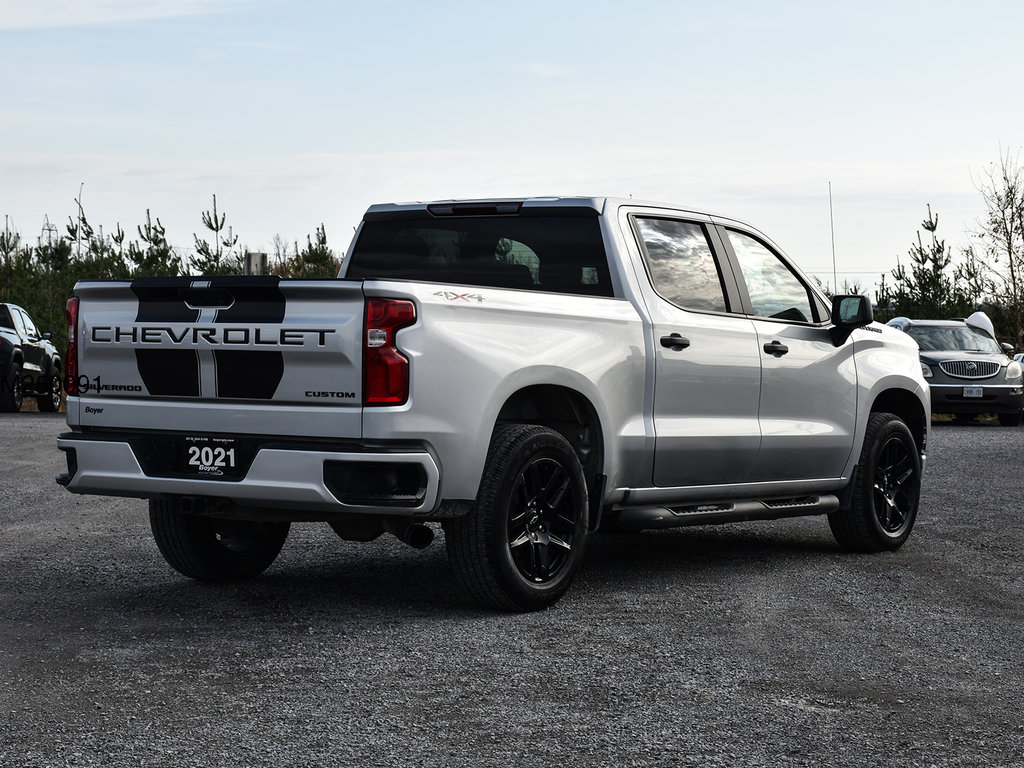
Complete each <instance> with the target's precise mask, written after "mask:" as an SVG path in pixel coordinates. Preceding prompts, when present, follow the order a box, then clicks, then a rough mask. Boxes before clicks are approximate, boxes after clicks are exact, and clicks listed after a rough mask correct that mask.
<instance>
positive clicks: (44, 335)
mask: <svg viewBox="0 0 1024 768" xmlns="http://www.w3.org/2000/svg"><path fill="white" fill-rule="evenodd" d="M43 338H44V339H46V340H47V341H50V340H51V339H52V338H53V334H52V333H50V332H49V331H46V332H45V333H44V334H43Z"/></svg>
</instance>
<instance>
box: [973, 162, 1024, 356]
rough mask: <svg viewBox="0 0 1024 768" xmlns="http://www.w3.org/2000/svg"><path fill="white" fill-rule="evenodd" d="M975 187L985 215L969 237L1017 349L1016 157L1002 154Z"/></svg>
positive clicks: (1019, 233) (1022, 224) (1019, 249)
mask: <svg viewBox="0 0 1024 768" xmlns="http://www.w3.org/2000/svg"><path fill="white" fill-rule="evenodd" d="M975 186H976V187H977V189H978V192H980V193H981V197H982V199H983V200H984V201H985V214H984V217H983V218H981V219H979V220H978V226H977V229H976V230H975V231H974V233H973V234H974V235H975V236H976V237H978V239H979V240H980V241H981V247H982V251H983V253H984V254H985V256H987V257H988V258H989V259H990V263H989V266H990V267H991V269H992V273H993V276H994V280H993V282H994V285H995V301H996V303H997V304H998V305H999V306H1001V307H1003V308H1005V311H1006V314H1007V320H1008V325H1009V331H1010V332H1011V333H1012V334H1013V339H1014V346H1016V347H1020V346H1021V342H1022V341H1024V311H1022V307H1021V301H1022V300H1024V282H1022V281H1024V168H1021V165H1020V154H1019V153H1018V154H1017V155H1011V154H1010V152H1009V151H1007V152H1005V153H1004V154H1002V155H1001V156H1000V158H999V162H998V163H991V164H990V165H989V166H988V168H986V169H985V171H984V172H983V173H982V177H981V179H980V180H978V181H976V182H975ZM995 265H999V266H998V267H996V266H995Z"/></svg>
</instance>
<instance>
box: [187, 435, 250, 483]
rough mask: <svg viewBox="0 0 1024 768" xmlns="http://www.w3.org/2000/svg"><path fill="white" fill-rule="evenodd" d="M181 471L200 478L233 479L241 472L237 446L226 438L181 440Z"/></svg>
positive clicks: (192, 437)
mask: <svg viewBox="0 0 1024 768" xmlns="http://www.w3.org/2000/svg"><path fill="white" fill-rule="evenodd" d="M181 445H182V450H183V455H182V456H181V464H182V469H184V471H185V472H187V473H189V474H194V475H199V476H201V477H233V476H237V475H238V474H239V472H240V471H241V462H240V461H239V459H240V457H239V446H238V445H237V444H236V442H235V440H233V439H231V438H226V437H209V436H205V435H195V436H193V435H189V436H186V437H184V438H182V443H181Z"/></svg>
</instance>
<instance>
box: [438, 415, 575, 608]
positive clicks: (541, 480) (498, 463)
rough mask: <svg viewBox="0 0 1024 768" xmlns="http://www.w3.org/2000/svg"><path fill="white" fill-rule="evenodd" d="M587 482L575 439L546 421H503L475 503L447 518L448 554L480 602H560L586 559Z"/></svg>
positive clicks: (507, 605) (514, 604)
mask: <svg viewBox="0 0 1024 768" xmlns="http://www.w3.org/2000/svg"><path fill="white" fill-rule="evenodd" d="M587 506H588V505H587V484H586V480H585V479H584V476H583V469H582V467H581V466H580V462H579V458H578V457H577V456H576V452H575V451H574V450H573V448H572V446H571V445H569V443H568V442H567V441H566V439H565V438H564V437H562V436H561V435H560V434H558V433H557V432H555V431H553V430H550V429H548V428H546V427H541V426H536V425H528V424H512V425H507V426H503V427H499V428H498V429H497V430H496V431H495V433H494V437H493V438H492V439H491V445H490V448H489V450H488V453H487V462H486V464H485V468H484V475H483V480H482V482H481V485H480V492H479V494H478V496H477V501H476V505H475V507H474V508H473V510H472V511H470V512H469V513H468V514H467V515H465V516H463V517H458V518H454V519H452V520H450V521H448V522H447V524H446V525H445V541H446V544H447V548H448V557H449V560H450V561H451V563H452V566H453V567H454V569H455V573H456V575H457V576H458V578H459V580H460V581H461V582H462V584H463V586H464V587H465V588H466V590H467V591H468V592H469V593H470V595H471V596H472V597H473V598H474V599H475V600H476V601H477V602H479V603H481V604H483V605H486V606H489V607H493V608H501V609H505V610H514V611H534V610H539V609H541V608H546V607H548V606H550V605H553V604H554V603H555V602H557V601H558V600H559V599H560V598H561V597H562V595H564V594H565V592H566V590H568V588H569V585H570V584H571V583H572V580H573V577H574V576H575V575H576V571H577V570H578V569H579V567H580V563H582V561H583V555H584V553H585V551H586V544H587Z"/></svg>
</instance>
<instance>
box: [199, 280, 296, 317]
mask: <svg viewBox="0 0 1024 768" xmlns="http://www.w3.org/2000/svg"><path fill="white" fill-rule="evenodd" d="M280 282H281V278H279V277H277V276H276V275H261V276H256V275H252V276H249V277H246V278H245V279H243V280H239V279H238V277H236V276H226V277H219V278H218V277H214V278H211V279H210V290H216V291H223V292H226V293H229V294H231V297H232V298H233V299H234V303H233V304H232V305H231V306H230V307H228V308H227V309H221V310H218V311H217V318H216V320H214V322H216V323H259V324H265V325H271V324H278V323H282V322H284V310H285V298H284V294H283V293H282V292H281V286H280Z"/></svg>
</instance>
